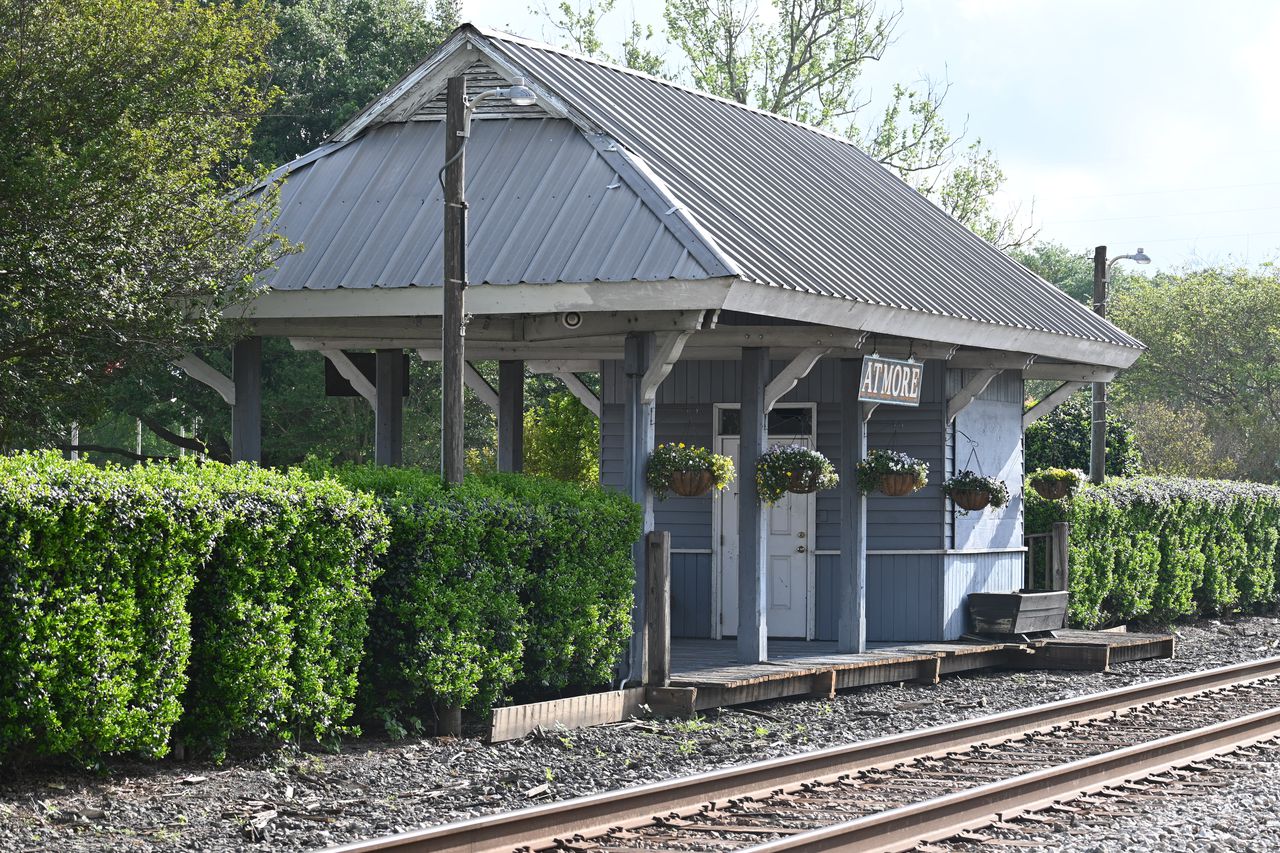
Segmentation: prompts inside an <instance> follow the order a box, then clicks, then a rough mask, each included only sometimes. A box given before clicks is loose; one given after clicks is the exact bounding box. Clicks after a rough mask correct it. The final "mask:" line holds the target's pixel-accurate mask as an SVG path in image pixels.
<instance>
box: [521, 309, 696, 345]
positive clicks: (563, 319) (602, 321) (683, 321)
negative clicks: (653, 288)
mask: <svg viewBox="0 0 1280 853" xmlns="http://www.w3.org/2000/svg"><path fill="white" fill-rule="evenodd" d="M704 313H705V312H703V311H630V312H627V311H610V312H608V313H603V312H600V313H597V312H578V311H566V312H563V313H560V314H542V315H539V316H537V317H530V318H529V319H527V320H526V321H525V323H524V334H523V339H524V340H526V341H558V340H566V339H573V338H584V337H596V336H605V335H625V334H627V333H628V332H682V331H692V330H694V329H698V328H700V327H701V325H702V315H703V314H704Z"/></svg>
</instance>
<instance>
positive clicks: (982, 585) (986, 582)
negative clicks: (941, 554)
mask: <svg viewBox="0 0 1280 853" xmlns="http://www.w3.org/2000/svg"><path fill="white" fill-rule="evenodd" d="M1022 561H1023V554H1022V553H1021V552H1017V551H1013V552H1005V553H994V554H990V553H989V554H947V555H946V558H945V561H944V562H945V581H946V589H945V592H944V601H943V611H942V612H943V614H944V617H945V623H944V625H943V635H942V637H940V638H939V639H943V640H955V639H958V638H959V637H960V636H961V635H962V634H964V633H965V631H967V630H969V624H968V620H969V612H968V607H967V606H966V603H965V598H966V597H967V596H968V595H969V593H971V592H1016V591H1018V590H1019V589H1021V588H1022V565H1023V563H1022ZM868 606H870V602H868Z"/></svg>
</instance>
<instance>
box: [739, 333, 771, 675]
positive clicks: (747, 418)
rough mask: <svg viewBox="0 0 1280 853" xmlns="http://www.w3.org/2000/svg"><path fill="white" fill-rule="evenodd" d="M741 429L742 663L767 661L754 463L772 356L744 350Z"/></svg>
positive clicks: (761, 521)
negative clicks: (770, 357)
mask: <svg viewBox="0 0 1280 853" xmlns="http://www.w3.org/2000/svg"><path fill="white" fill-rule="evenodd" d="M740 376H741V378H740V383H741V394H740V397H739V399H741V400H742V416H741V417H742V421H741V422H742V428H741V430H740V438H739V444H738V469H739V471H740V472H741V473H739V475H738V483H739V488H738V566H737V571H738V663H763V662H764V661H767V660H768V659H769V624H768V612H769V602H768V578H769V568H768V567H769V549H768V546H767V536H768V525H767V524H766V521H767V519H768V513H767V512H766V510H765V508H764V507H763V506H762V505H761V503H760V493H759V490H758V489H757V488H756V477H755V473H756V463H757V462H758V461H759V460H760V457H761V455H763V454H764V451H765V447H766V445H767V444H768V426H767V425H768V420H769V418H768V415H767V414H765V410H764V389H765V384H766V383H767V382H768V381H769V350H768V348H767V347H747V348H744V349H743V350H742V372H741V374H740Z"/></svg>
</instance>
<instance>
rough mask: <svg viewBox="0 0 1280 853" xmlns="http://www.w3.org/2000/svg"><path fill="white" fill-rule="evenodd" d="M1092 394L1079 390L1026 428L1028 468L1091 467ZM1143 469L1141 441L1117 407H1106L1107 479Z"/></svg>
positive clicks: (1029, 469) (1082, 468)
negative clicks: (1117, 410) (1139, 446)
mask: <svg viewBox="0 0 1280 853" xmlns="http://www.w3.org/2000/svg"><path fill="white" fill-rule="evenodd" d="M1091 406H1092V404H1091V402H1090V397H1089V393H1088V392H1087V391H1077V392H1076V393H1075V394H1072V395H1071V396H1070V397H1068V398H1067V399H1066V401H1065V402H1063V403H1062V405H1060V406H1058V408H1056V409H1054V410H1053V411H1052V412H1050V413H1049V414H1048V415H1046V416H1045V417H1043V418H1040V419H1039V420H1037V421H1036V422H1035V423H1033V424H1031V425H1030V426H1028V427H1027V431H1026V436H1025V438H1024V442H1025V445H1026V469H1027V470H1028V471H1035V470H1037V469H1040V468H1079V469H1081V470H1088V468H1089V442H1090V439H1091V436H1092V432H1093V413H1092V409H1091ZM1141 468H1142V455H1141V454H1140V453H1139V452H1138V440H1137V437H1136V436H1135V435H1134V432H1133V429H1132V428H1131V427H1130V426H1129V423H1128V422H1127V421H1125V420H1124V418H1122V417H1121V416H1120V415H1119V414H1118V413H1117V412H1116V407H1115V406H1108V407H1107V464H1106V469H1107V476H1108V477H1134V476H1137V475H1138V474H1139V473H1140V471H1141Z"/></svg>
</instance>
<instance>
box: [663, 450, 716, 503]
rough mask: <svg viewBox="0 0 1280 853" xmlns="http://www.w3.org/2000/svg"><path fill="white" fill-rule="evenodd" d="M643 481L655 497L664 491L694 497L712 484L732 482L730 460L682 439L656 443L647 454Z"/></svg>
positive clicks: (664, 496) (704, 492) (704, 491)
mask: <svg viewBox="0 0 1280 853" xmlns="http://www.w3.org/2000/svg"><path fill="white" fill-rule="evenodd" d="M645 481H646V482H648V484H649V487H650V488H652V489H653V491H654V493H655V495H656V496H657V498H658V500H663V499H664V498H666V497H667V493H668V492H674V493H675V494H677V495H680V496H681V497H686V498H696V497H699V496H701V495H705V494H706V493H707V492H709V491H711V489H712V487H714V488H716V489H724V488H726V487H727V486H728V485H729V484H730V483H732V482H733V460H732V459H730V458H729V457H728V456H721V455H720V454H718V453H712V452H711V451H710V450H707V448H705V447H689V446H688V445H686V444H685V443H684V442H677V443H673V444H660V445H658V446H657V447H656V448H655V449H654V451H653V453H652V454H651V455H650V456H649V466H648V468H647V469H646V471H645Z"/></svg>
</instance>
